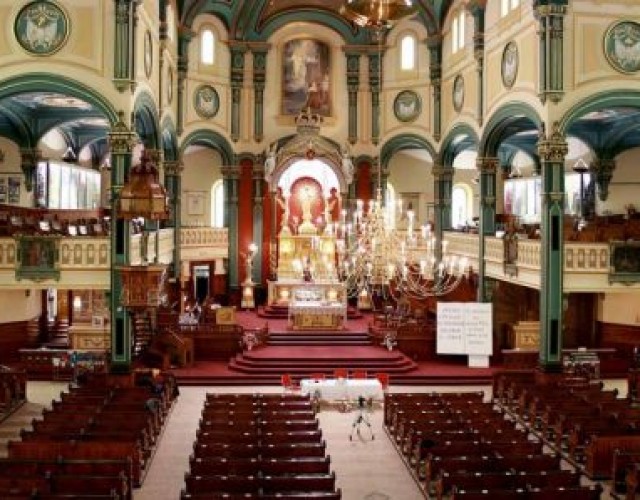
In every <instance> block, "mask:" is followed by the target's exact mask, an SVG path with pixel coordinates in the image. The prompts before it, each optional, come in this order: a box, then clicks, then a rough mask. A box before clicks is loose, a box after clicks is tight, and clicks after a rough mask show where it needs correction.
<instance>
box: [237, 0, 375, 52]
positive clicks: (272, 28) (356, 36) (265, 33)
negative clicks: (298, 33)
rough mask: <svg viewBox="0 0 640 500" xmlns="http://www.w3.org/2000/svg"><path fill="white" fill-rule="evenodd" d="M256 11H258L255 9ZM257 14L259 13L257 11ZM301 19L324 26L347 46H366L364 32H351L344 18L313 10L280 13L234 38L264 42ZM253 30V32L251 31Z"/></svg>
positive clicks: (367, 41)
mask: <svg viewBox="0 0 640 500" xmlns="http://www.w3.org/2000/svg"><path fill="white" fill-rule="evenodd" d="M256 11H258V9H256ZM258 12H259V11H258ZM301 19H302V20H303V21H304V22H305V23H316V24H321V25H323V26H326V27H327V28H329V29H331V30H333V31H335V32H336V33H338V34H339V35H340V36H341V37H342V39H343V40H344V42H345V43H349V44H368V43H369V39H368V36H367V33H366V31H365V30H361V29H358V30H355V31H354V30H353V29H352V28H351V26H350V25H349V24H348V23H347V21H346V20H345V19H344V18H341V17H339V16H338V15H336V14H335V13H332V12H329V11H322V10H315V9H308V8H303V9H295V10H294V11H288V12H281V13H278V14H275V15H273V16H271V17H270V18H269V19H267V21H266V22H265V23H264V24H263V25H262V26H258V25H256V23H252V24H251V29H252V31H251V32H250V33H247V34H244V33H236V37H238V38H240V37H241V36H242V35H244V36H246V39H247V40H250V41H266V40H268V39H269V37H271V35H273V34H274V33H275V32H276V31H277V30H279V29H280V28H282V27H283V26H286V25H287V24H290V23H296V22H300V21H301ZM253 30H255V31H253Z"/></svg>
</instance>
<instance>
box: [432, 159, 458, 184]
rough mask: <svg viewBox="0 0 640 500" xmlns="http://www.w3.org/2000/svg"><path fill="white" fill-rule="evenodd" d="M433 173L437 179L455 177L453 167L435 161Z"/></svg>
mask: <svg viewBox="0 0 640 500" xmlns="http://www.w3.org/2000/svg"><path fill="white" fill-rule="evenodd" d="M431 174H432V175H433V177H434V179H435V180H447V178H448V179H451V178H452V177H453V169H452V168H447V167H445V166H444V165H440V164H439V163H434V164H433V166H432V167H431Z"/></svg>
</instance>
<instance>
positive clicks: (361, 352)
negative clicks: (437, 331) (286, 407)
mask: <svg viewBox="0 0 640 500" xmlns="http://www.w3.org/2000/svg"><path fill="white" fill-rule="evenodd" d="M416 367H417V365H416V364H415V363H414V362H413V361H412V360H411V359H409V358H408V357H407V356H405V355H404V354H402V353H401V352H399V351H387V350H385V349H382V348H380V347H373V346H341V347H337V346H327V345H324V346H304V347H300V346H267V347H264V348H258V349H254V350H251V351H245V352H243V353H242V354H239V355H237V356H235V357H234V358H232V359H231V361H230V362H229V366H228V368H229V370H231V371H234V372H239V373H244V374H247V375H251V376H256V375H258V376H261V375H276V376H279V375H281V374H283V373H290V374H291V375H293V376H295V377H301V378H303V377H308V376H309V375H311V374H312V373H324V374H326V375H332V374H333V371H334V370H335V369H336V368H346V369H347V370H350V371H353V370H366V371H367V372H369V373H370V374H371V375H373V374H374V373H376V372H387V373H389V374H401V373H403V374H406V373H409V372H411V371H413V370H415V369H416Z"/></svg>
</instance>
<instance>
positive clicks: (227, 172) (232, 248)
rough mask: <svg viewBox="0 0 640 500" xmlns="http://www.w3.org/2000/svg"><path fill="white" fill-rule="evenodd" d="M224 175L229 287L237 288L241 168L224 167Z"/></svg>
mask: <svg viewBox="0 0 640 500" xmlns="http://www.w3.org/2000/svg"><path fill="white" fill-rule="evenodd" d="M222 175H223V182H224V190H225V199H226V200H227V203H226V206H225V211H224V225H225V227H226V228H227V231H228V234H229V266H228V273H229V286H230V287H231V288H237V287H238V286H239V281H238V196H239V184H240V167H239V166H226V167H222Z"/></svg>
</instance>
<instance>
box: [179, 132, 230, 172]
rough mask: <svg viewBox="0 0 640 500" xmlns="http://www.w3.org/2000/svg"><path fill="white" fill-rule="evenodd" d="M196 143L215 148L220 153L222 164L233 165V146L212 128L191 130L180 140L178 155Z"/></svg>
mask: <svg viewBox="0 0 640 500" xmlns="http://www.w3.org/2000/svg"><path fill="white" fill-rule="evenodd" d="M196 144H197V145H201V146H207V147H210V148H212V149H215V150H216V151H218V152H219V153H220V156H221V157H222V164H223V165H233V160H234V156H233V148H232V147H231V144H229V141H227V139H225V138H224V137H223V136H222V135H220V134H219V133H218V132H214V131H213V130H196V131H194V132H191V133H190V134H189V135H188V136H187V137H185V139H184V141H182V144H181V146H180V156H182V155H183V154H184V151H185V149H187V148H188V147H189V146H191V145H196Z"/></svg>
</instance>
